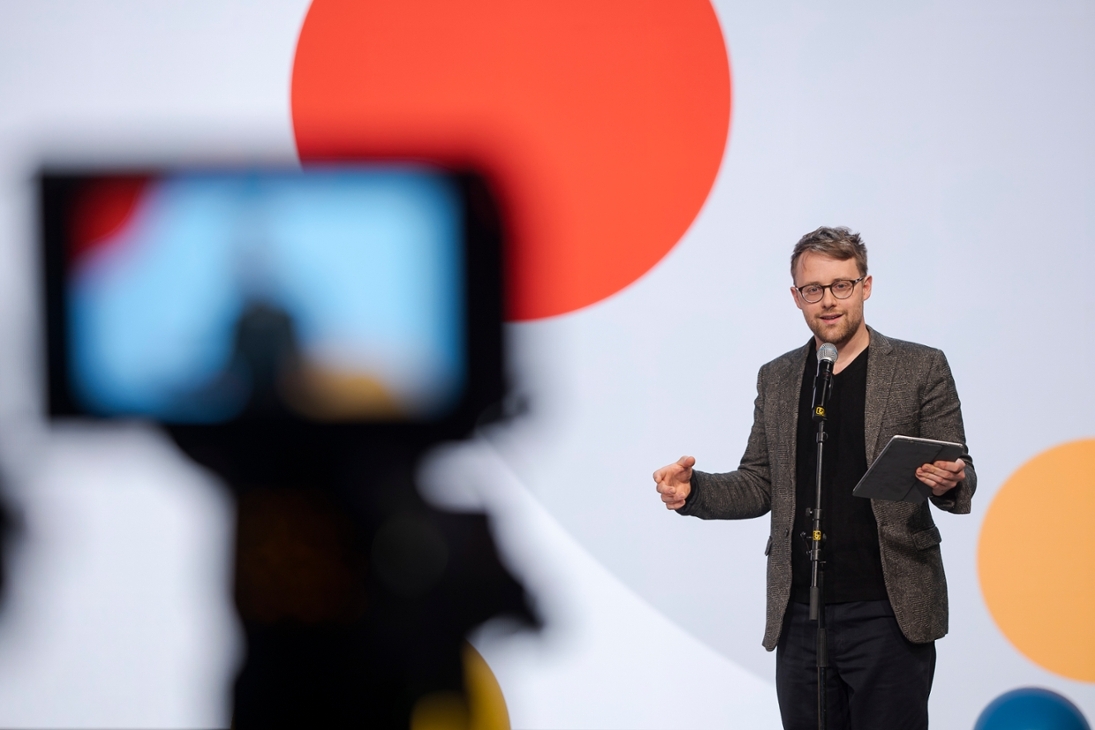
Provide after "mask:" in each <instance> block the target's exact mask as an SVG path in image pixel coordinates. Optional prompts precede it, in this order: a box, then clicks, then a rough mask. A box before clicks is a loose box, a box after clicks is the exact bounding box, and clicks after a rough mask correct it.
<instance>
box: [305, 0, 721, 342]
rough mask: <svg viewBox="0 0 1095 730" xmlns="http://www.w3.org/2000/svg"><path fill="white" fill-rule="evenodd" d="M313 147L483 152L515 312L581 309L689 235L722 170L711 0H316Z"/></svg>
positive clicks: (379, 152) (337, 152)
mask: <svg viewBox="0 0 1095 730" xmlns="http://www.w3.org/2000/svg"><path fill="white" fill-rule="evenodd" d="M292 114H293V124H294V128H295V134H296V142H297V149H298V152H299V154H300V158H301V160H303V161H305V162H307V161H309V160H318V159H332V158H352V157H361V156H414V157H420V158H421V157H427V158H431V159H437V160H442V161H445V162H451V163H471V164H475V165H477V166H479V167H480V168H482V169H484V170H485V171H486V172H487V173H488V174H489V175H490V176H491V177H493V178H494V179H495V180H496V182H497V183H498V186H499V188H500V190H501V191H502V193H503V197H504V200H505V204H506V209H507V213H508V223H509V228H510V235H511V242H510V245H509V249H508V252H507V275H508V286H509V295H508V299H509V316H510V318H512V319H518V320H524V319H536V318H540V317H548V316H552V315H557V314H562V313H564V312H570V311H573V310H575V309H578V308H581V307H584V306H586V305H589V304H592V303H594V302H597V301H600V300H601V299H604V298H605V297H607V296H610V295H611V294H613V293H615V292H617V291H619V290H620V289H622V288H624V287H626V286H627V285H628V284H630V283H632V282H633V281H635V280H636V279H638V278H639V277H640V276H642V275H643V274H644V273H645V272H647V271H648V270H649V269H650V268H651V267H652V266H653V265H654V264H655V263H657V262H658V261H659V260H660V259H661V258H662V257H663V256H665V254H666V253H667V252H668V251H669V250H670V249H671V248H672V247H673V246H674V245H675V244H676V242H677V241H678V240H679V239H680V237H681V236H682V235H683V234H684V232H685V231H686V230H687V228H688V226H689V225H691V223H692V221H693V219H694V218H695V216H696V214H697V213H698V212H699V210H700V207H701V206H702V205H703V202H704V200H705V199H706V198H707V194H708V192H709V191H710V189H711V185H712V183H713V182H714V179H715V175H716V173H717V172H718V168H719V164H720V162H721V160H722V155H723V150H724V148H725V145H726V138H727V133H728V130H729V123H730V68H729V62H728V60H727V55H726V46H725V43H724V41H723V38H722V33H721V31H720V28H719V24H718V19H717V18H716V16H715V13H714V10H713V9H712V7H711V5H710V3H709V2H708V0H659V1H651V0H648V1H646V2H643V1H642V0H597V2H589V0H580V1H579V0H519V1H517V2H514V0H463V1H462V2H453V1H452V0H371V1H368V2H366V1H363V0H314V2H313V3H312V6H311V8H310V9H309V11H308V15H307V17H306V19H305V21H304V26H303V28H302V29H301V33H300V40H299V43H298V46H297V51H296V59H295V62H294V66H293V78H292Z"/></svg>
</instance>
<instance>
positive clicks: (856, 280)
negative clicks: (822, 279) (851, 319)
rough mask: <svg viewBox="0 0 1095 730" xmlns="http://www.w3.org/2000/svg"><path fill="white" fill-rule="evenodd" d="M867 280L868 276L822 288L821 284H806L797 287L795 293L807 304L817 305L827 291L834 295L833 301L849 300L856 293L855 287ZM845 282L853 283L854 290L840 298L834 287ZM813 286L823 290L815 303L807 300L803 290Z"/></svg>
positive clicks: (837, 282)
mask: <svg viewBox="0 0 1095 730" xmlns="http://www.w3.org/2000/svg"><path fill="white" fill-rule="evenodd" d="M866 278H867V277H866V276H861V277H859V278H858V279H837V280H836V281H834V282H833V283H832V284H825V285H824V286H822V285H821V284H806V285H805V286H796V287H795V291H797V292H798V295H799V296H800V297H802V301H804V302H806V303H807V304H817V303H818V302H820V301H821V300H822V299H824V298H825V290H826V289H828V290H829V291H830V292H831V293H832V295H833V299H840V300H844V299H847V298H848V297H850V296H852V292H854V291H855V285H856V284H858V283H859V282H861V281H863V280H864V279H866ZM845 282H851V284H852V288H851V289H849V290H848V293H847V295H845V296H840V295H839V294H837V293H836V290H835V289H833V287H834V286H836V285H837V284H843V283H845ZM812 286H816V287H819V288H820V289H821V296H820V297H818V298H817V299H814V300H813V301H810V300H809V299H807V298H806V295H805V294H804V293H803V292H802V290H803V289H807V288H809V287H812Z"/></svg>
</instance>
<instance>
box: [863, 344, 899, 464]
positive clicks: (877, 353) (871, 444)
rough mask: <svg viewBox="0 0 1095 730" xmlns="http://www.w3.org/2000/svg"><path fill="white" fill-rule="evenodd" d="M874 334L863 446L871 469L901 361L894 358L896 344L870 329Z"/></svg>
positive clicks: (869, 363) (868, 373) (864, 410)
mask: <svg viewBox="0 0 1095 730" xmlns="http://www.w3.org/2000/svg"><path fill="white" fill-rule="evenodd" d="M867 329H868V330H870V333H871V344H870V348H871V351H870V355H869V356H868V359H867V398H866V404H865V405H864V408H863V443H864V445H865V446H866V449H867V464H868V466H869V465H870V464H871V462H873V461H874V459H875V457H876V456H878V450H879V443H878V437H879V435H880V434H881V432H882V417H883V416H884V415H885V410H886V401H887V400H888V399H889V397H890V384H891V383H892V382H893V376H894V370H895V368H896V367H897V362H896V361H895V360H894V357H893V345H891V344H890V341H889V340H888V339H886V338H885V337H884V336H882V335H881V334H879V333H878V332H875V331H874V330H873V329H870V328H869V327H868V328H867Z"/></svg>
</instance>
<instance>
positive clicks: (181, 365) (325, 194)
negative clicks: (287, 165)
mask: <svg viewBox="0 0 1095 730" xmlns="http://www.w3.org/2000/svg"><path fill="white" fill-rule="evenodd" d="M462 236H463V212H462V205H461V198H460V194H459V191H458V190H457V189H456V188H455V186H454V184H453V183H452V182H451V181H450V180H449V179H448V178H447V177H445V176H443V175H441V174H438V173H435V172H431V171H428V170H423V169H417V168H394V167H389V168H370V169H356V170H345V169H338V170H336V169H329V170H313V171H308V172H304V173H277V174H270V173H253V174H226V173H216V174H180V175H174V176H168V177H161V178H157V179H154V180H153V181H152V182H151V183H150V184H149V186H148V187H147V188H146V190H145V192H144V193H143V195H142V196H141V198H140V200H139V203H138V205H137V207H136V210H135V211H134V213H133V214H132V216H131V217H130V219H129V220H128V221H127V223H126V224H125V225H124V226H123V227H122V229H121V230H119V231H118V232H116V233H115V234H114V235H113V236H112V237H111V238H110V239H109V240H107V241H105V242H103V244H102V245H97V246H96V247H95V248H94V249H93V250H92V251H91V252H90V253H87V254H85V255H83V256H82V257H80V258H79V259H78V260H77V261H76V262H75V263H74V265H73V267H72V270H71V272H70V278H69V290H68V304H67V306H68V319H69V348H70V356H71V357H70V359H71V362H72V385H73V391H74V394H75V395H76V397H77V399H78V400H79V401H80V402H81V404H82V405H83V406H84V407H85V408H87V409H88V410H90V411H92V412H94V413H98V414H102V415H136V416H146V417H151V418H155V419H158V420H164V421H169V422H172V421H174V422H197V423H207V422H218V421H223V420H228V419H231V418H234V417H237V416H239V415H240V414H241V413H243V412H245V411H246V410H247V409H248V408H251V407H252V406H253V405H254V398H255V397H256V396H255V392H256V389H257V388H258V386H256V382H258V381H257V380H256V379H258V380H261V376H260V375H257V374H256V366H255V365H254V363H255V362H262V363H265V362H266V360H265V359H263V358H266V355H262V356H257V355H255V354H254V352H257V351H258V350H261V351H262V352H266V351H267V350H269V351H270V352H275V354H276V355H277V356H276V357H272V359H270V363H275V362H276V367H274V369H275V370H277V372H278V377H277V378H276V379H275V380H276V382H277V387H278V388H279V389H280V390H279V391H278V392H279V397H283V400H284V401H285V403H286V404H287V407H288V409H289V410H290V411H295V412H296V414H297V415H301V416H304V417H307V418H312V419H318V420H391V419H396V420H398V419H418V418H429V417H435V416H438V415H441V414H443V413H444V412H445V411H446V410H447V409H448V408H451V407H452V405H453V404H454V403H455V401H456V399H457V398H458V397H459V395H460V393H461V392H462V389H463V387H464V382H465V353H464V350H463V347H464V344H463V343H464V316H465V313H464V310H463V294H464V292H463V288H462V287H463V266H464V262H463V258H462V257H463V243H462ZM264 328H265V329H264ZM264 331H268V332H270V333H272V334H271V335H270V337H267V338H266V340H268V342H267V344H264V345H262V347H259V348H258V350H256V349H255V347H253V346H252V345H253V343H254V341H255V335H254V333H255V332H264ZM290 331H291V332H292V335H291V336H290V335H288V334H287V333H288V332H290ZM247 332H249V333H251V334H241V333H247ZM263 337H265V335H264V336H263ZM259 339H262V338H261V337H260V338H259ZM241 342H248V343H252V345H247V346H242V345H241V344H240V343H241ZM264 347H265V348H266V350H263V348H264ZM241 352H246V353H249V354H247V356H243V355H241ZM248 358H250V359H248ZM256 358H258V360H256ZM248 363H250V365H249V364H248ZM268 364H269V363H268ZM257 369H258V370H263V367H261V366H259V367H257Z"/></svg>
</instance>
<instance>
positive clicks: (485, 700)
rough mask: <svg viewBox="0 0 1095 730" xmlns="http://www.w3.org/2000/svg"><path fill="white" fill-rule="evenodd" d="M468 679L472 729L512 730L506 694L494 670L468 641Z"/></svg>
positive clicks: (466, 679) (465, 650) (466, 649)
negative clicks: (504, 694) (503, 692)
mask: <svg viewBox="0 0 1095 730" xmlns="http://www.w3.org/2000/svg"><path fill="white" fill-rule="evenodd" d="M464 683H465V685H466V686H467V690H468V706H469V709H470V710H471V712H470V719H471V722H470V723H469V730H510V726H509V711H508V710H507V709H506V698H505V697H503V696H502V688H501V687H500V686H499V685H498V680H497V679H496V678H495V676H494V672H492V671H491V670H490V666H488V665H487V662H486V660H485V659H483V657H482V656H481V655H480V654H479V652H477V651H476V650H475V647H474V646H472V645H471V644H468V643H466V642H465V643H464Z"/></svg>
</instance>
